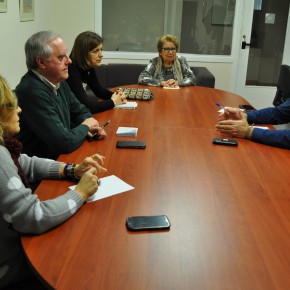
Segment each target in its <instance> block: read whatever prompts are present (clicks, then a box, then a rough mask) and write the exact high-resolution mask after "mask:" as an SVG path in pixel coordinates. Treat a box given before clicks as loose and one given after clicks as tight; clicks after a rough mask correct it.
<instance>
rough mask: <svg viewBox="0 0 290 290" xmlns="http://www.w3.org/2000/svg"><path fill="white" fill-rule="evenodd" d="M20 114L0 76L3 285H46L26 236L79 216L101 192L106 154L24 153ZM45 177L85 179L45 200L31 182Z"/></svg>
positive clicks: (0, 268) (0, 263)
mask: <svg viewBox="0 0 290 290" xmlns="http://www.w3.org/2000/svg"><path fill="white" fill-rule="evenodd" d="M20 113H21V108H20V107H18V104H17V99H16V97H15V95H14V94H13V92H12V91H11V89H10V87H9V85H8V83H7V82H6V80H5V79H4V78H3V77H1V76H0V245H1V246H0V289H3V288H4V289H42V285H41V284H40V282H39V281H38V280H37V279H36V277H35V276H34V274H33V272H32V270H31V269H30V267H29V265H28V263H27V261H26V259H25V255H24V252H23V249H22V247H21V245H20V235H21V234H23V233H24V234H41V233H44V232H46V231H48V230H50V229H52V228H54V227H56V226H58V225H60V224H61V223H63V222H64V221H66V220H67V219H69V218H70V217H71V216H73V215H74V214H75V213H76V212H77V211H78V210H79V209H80V208H81V207H82V205H83V204H84V203H85V202H86V200H87V199H88V197H89V196H91V195H92V194H94V193H95V192H96V191H97V190H98V177H97V175H96V174H97V173H98V172H102V171H106V169H105V168H103V167H102V166H101V165H99V163H98V162H100V163H101V164H103V159H104V157H103V156H100V155H98V154H95V155H93V156H91V157H87V158H85V159H84V161H83V162H82V163H80V164H77V165H76V164H71V163H67V164H65V163H63V162H57V161H54V160H50V159H44V158H38V157H35V156H34V157H29V156H27V155H26V154H21V149H22V145H21V143H20V142H19V141H18V140H17V139H16V138H15V137H14V135H15V134H17V133H18V132H19V131H20V125H19V114H20ZM44 178H50V179H62V178H71V179H76V180H79V183H78V184H77V186H76V188H75V190H68V191H67V192H66V193H64V194H63V195H61V196H58V197H56V198H54V199H50V200H46V201H41V200H39V198H38V196H37V195H36V194H32V190H31V188H30V186H29V182H31V181H37V180H38V181H39V180H41V179H44ZM28 284H29V286H27V288H25V287H26V286H25V285H28ZM18 287H19V288H18Z"/></svg>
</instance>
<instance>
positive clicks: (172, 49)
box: [162, 47, 176, 52]
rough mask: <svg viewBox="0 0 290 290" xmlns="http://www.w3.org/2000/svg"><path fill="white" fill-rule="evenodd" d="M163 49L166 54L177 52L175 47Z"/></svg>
mask: <svg viewBox="0 0 290 290" xmlns="http://www.w3.org/2000/svg"><path fill="white" fill-rule="evenodd" d="M162 49H163V50H164V51H166V52H169V51H171V52H176V48H175V47H163V48H162Z"/></svg>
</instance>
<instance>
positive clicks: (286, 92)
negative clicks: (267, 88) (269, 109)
mask: <svg viewBox="0 0 290 290" xmlns="http://www.w3.org/2000/svg"><path fill="white" fill-rule="evenodd" d="M289 98H290V66H289V65H286V64H282V65H281V68H280V74H279V79H278V83H277V92H276V95H275V98H274V100H273V105H274V106H279V105H280V104H282V103H283V102H285V101H286V100H287V99H289Z"/></svg>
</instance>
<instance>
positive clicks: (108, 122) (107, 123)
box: [101, 120, 111, 129]
mask: <svg viewBox="0 0 290 290" xmlns="http://www.w3.org/2000/svg"><path fill="white" fill-rule="evenodd" d="M110 122H111V121H110V120H109V121H107V122H106V123H105V124H104V125H103V126H102V127H101V128H102V129H104V128H105V127H106V126H107V125H109V124H110Z"/></svg>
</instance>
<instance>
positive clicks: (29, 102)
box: [15, 71, 92, 159]
mask: <svg viewBox="0 0 290 290" xmlns="http://www.w3.org/2000/svg"><path fill="white" fill-rule="evenodd" d="M15 92H16V95H17V98H18V102H19V106H20V107H21V109H22V113H21V114H20V127H21V130H20V133H19V135H18V139H19V140H20V141H21V142H22V144H23V152H24V153H26V154H28V155H29V156H38V157H45V158H52V159H56V158H57V157H58V156H59V155H60V154H63V153H70V152H72V151H74V150H76V149H77V148H78V147H80V146H81V145H82V143H83V142H84V140H85V138H86V136H87V134H88V131H89V127H88V126H86V125H83V124H81V123H82V122H83V121H84V120H85V119H87V118H90V117H92V114H91V113H90V112H89V110H88V109H87V107H85V106H84V105H83V104H81V103H80V102H79V101H78V100H77V98H76V97H75V95H74V94H73V93H72V92H71V90H70V88H69V86H68V85H67V83H66V82H65V81H63V82H61V83H60V87H59V89H58V90H57V94H55V92H53V90H52V89H51V88H50V87H49V86H48V85H47V84H46V83H44V82H43V81H42V80H40V79H39V78H38V77H37V76H36V75H35V74H34V73H33V72H32V71H28V72H27V73H26V74H25V75H24V76H23V77H22V79H21V81H20V83H19V85H18V86H17V87H16V89H15Z"/></svg>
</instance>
